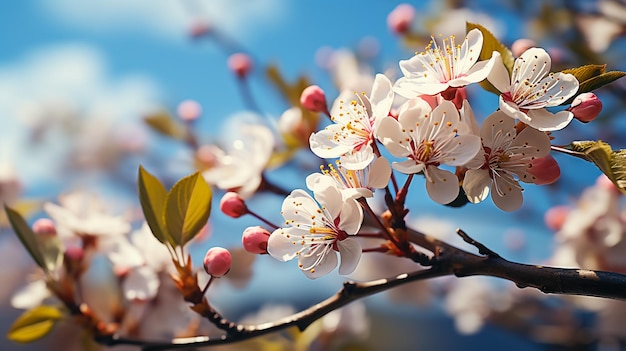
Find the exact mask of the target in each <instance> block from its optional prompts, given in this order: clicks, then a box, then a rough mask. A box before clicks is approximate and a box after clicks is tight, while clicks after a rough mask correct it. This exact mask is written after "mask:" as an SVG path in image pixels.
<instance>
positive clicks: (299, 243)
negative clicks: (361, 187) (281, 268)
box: [267, 183, 363, 279]
mask: <svg viewBox="0 0 626 351" xmlns="http://www.w3.org/2000/svg"><path fill="white" fill-rule="evenodd" d="M327 184H328V186H326V187H322V186H318V187H316V192H315V193H314V196H315V199H314V198H313V197H311V196H310V195H309V194H308V193H306V192H305V191H304V190H301V189H296V190H294V191H293V192H292V193H291V194H290V195H289V196H287V198H286V199H285V201H284V202H283V206H282V215H283V217H284V218H285V224H286V225H287V227H286V228H279V229H277V230H275V231H274V232H273V233H272V234H271V235H270V238H269V241H268V243H267V244H268V246H267V251H268V252H269V254H270V255H271V256H272V257H274V258H276V259H278V260H280V261H283V262H285V261H289V260H292V259H294V258H296V257H297V258H298V265H299V267H300V269H301V270H302V271H303V272H304V274H305V275H306V276H307V277H309V278H311V279H314V278H318V277H321V276H323V275H326V274H328V273H329V272H330V271H331V270H333V269H334V268H335V267H336V266H337V261H338V260H337V255H336V254H335V253H334V251H337V252H339V255H340V256H341V264H340V265H339V274H344V275H345V274H350V273H352V272H353V271H354V269H355V268H356V266H357V264H358V262H359V259H360V257H361V245H360V244H359V242H358V241H357V240H355V239H354V238H351V237H350V236H351V235H355V234H356V233H357V232H358V231H359V229H360V228H361V223H362V222H363V210H362V209H361V207H360V206H359V204H358V203H357V202H356V201H353V200H350V201H343V198H342V195H341V192H340V191H339V189H337V187H335V186H332V185H330V184H329V183H327Z"/></svg>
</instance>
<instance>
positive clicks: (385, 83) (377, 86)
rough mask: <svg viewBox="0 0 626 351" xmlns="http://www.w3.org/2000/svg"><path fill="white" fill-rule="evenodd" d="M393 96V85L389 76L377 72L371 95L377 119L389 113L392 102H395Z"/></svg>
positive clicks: (373, 110) (373, 111)
mask: <svg viewBox="0 0 626 351" xmlns="http://www.w3.org/2000/svg"><path fill="white" fill-rule="evenodd" d="M393 96H394V94H393V86H392V85H391V81H390V80H389V78H387V77H386V76H385V75H384V74H377V75H376V78H375V79H374V85H373V86H372V93H371V95H370V102H371V103H372V113H373V115H374V117H375V118H376V120H379V119H382V118H383V117H387V116H388V115H389V111H390V110H391V104H392V103H393Z"/></svg>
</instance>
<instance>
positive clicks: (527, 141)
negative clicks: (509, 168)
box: [511, 128, 550, 157]
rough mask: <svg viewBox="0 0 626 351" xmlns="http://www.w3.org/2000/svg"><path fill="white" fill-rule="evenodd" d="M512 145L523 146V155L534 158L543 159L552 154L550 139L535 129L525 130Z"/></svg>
mask: <svg viewBox="0 0 626 351" xmlns="http://www.w3.org/2000/svg"><path fill="white" fill-rule="evenodd" d="M511 145H512V146H521V147H522V148H523V149H524V150H523V151H522V153H523V154H526V155H531V156H532V157H543V156H546V155H548V154H549V153H550V137H549V136H548V135H547V134H546V133H544V132H541V131H539V130H537V129H534V128H524V130H522V131H521V132H520V133H519V134H518V135H517V136H516V137H515V140H514V141H513V142H512V143H511Z"/></svg>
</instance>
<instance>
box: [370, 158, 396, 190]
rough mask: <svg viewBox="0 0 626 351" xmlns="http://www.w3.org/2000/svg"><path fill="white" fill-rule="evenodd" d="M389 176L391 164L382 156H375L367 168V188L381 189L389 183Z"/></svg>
mask: <svg viewBox="0 0 626 351" xmlns="http://www.w3.org/2000/svg"><path fill="white" fill-rule="evenodd" d="M389 178H391V166H390V165H389V161H387V159H386V158H384V157H382V156H381V157H379V158H377V159H376V160H375V161H374V162H373V163H372V165H371V166H370V169H369V178H368V182H367V187H368V188H376V189H382V188H384V187H386V186H387V184H389Z"/></svg>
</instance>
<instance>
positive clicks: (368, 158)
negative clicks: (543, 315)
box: [339, 145, 374, 171]
mask: <svg viewBox="0 0 626 351" xmlns="http://www.w3.org/2000/svg"><path fill="white" fill-rule="evenodd" d="M373 160H374V151H373V150H372V146H371V145H366V146H365V147H362V148H361V149H360V150H358V151H352V152H349V153H347V154H345V155H343V156H341V157H340V158H339V161H340V162H341V165H342V166H343V167H344V168H346V169H349V170H353V171H356V170H361V169H365V168H366V167H367V166H368V165H369V164H370V163H372V161H373Z"/></svg>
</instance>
